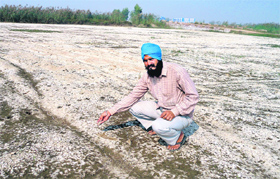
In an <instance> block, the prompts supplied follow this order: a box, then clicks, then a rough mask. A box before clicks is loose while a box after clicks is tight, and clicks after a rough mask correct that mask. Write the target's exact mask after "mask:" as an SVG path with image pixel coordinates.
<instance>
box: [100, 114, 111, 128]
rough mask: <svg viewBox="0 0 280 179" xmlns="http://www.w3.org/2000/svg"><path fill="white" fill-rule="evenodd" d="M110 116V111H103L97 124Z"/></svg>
mask: <svg viewBox="0 0 280 179" xmlns="http://www.w3.org/2000/svg"><path fill="white" fill-rule="evenodd" d="M110 117H111V113H110V112H109V111H104V112H103V113H102V114H101V116H100V117H99V119H98V121H97V124H98V125H100V124H102V123H103V122H105V121H107V120H108V119H109V118H110Z"/></svg>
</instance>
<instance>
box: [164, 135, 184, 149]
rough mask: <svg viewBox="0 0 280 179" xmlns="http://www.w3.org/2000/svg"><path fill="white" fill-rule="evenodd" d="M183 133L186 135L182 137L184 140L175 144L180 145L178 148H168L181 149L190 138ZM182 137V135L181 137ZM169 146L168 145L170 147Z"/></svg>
mask: <svg viewBox="0 0 280 179" xmlns="http://www.w3.org/2000/svg"><path fill="white" fill-rule="evenodd" d="M183 135H184V137H183V139H182V141H181V142H176V144H175V145H178V144H179V145H180V146H179V147H178V148H177V149H168V150H170V151H176V150H179V149H180V148H181V147H182V145H184V144H185V143H186V141H187V139H189V138H188V137H187V136H186V135H185V134H184V133H183ZM179 138H180V137H179ZM168 146H170V145H168ZM168 146H167V147H168Z"/></svg>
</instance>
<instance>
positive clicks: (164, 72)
mask: <svg viewBox="0 0 280 179" xmlns="http://www.w3.org/2000/svg"><path fill="white" fill-rule="evenodd" d="M162 65H163V67H162V71H161V75H160V76H161V77H162V76H166V75H167V63H165V62H162Z"/></svg>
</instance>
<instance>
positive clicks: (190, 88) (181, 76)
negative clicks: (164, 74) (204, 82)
mask: <svg viewBox="0 0 280 179" xmlns="http://www.w3.org/2000/svg"><path fill="white" fill-rule="evenodd" d="M177 82H178V85H179V89H180V90H182V92H183V93H184V94H183V99H182V100H181V101H180V102H179V103H178V104H176V106H175V107H174V108H173V109H171V111H172V112H173V113H174V115H175V116H178V115H182V116H184V115H190V114H192V112H193V110H194V107H195V105H196V104H197V103H198V99H199V95H198V92H197V90H196V88H195V85H194V82H193V81H192V80H191V78H190V76H189V74H188V72H187V70H185V69H183V68H182V70H179V71H178V75H177Z"/></svg>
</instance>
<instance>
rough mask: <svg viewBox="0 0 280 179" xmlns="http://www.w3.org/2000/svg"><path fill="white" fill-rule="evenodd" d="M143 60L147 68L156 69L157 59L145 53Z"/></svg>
mask: <svg viewBox="0 0 280 179" xmlns="http://www.w3.org/2000/svg"><path fill="white" fill-rule="evenodd" d="M143 62H144V65H145V67H146V69H147V70H156V69H157V64H158V60H157V59H155V58H152V57H150V56H149V55H145V56H144V60H143Z"/></svg>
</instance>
